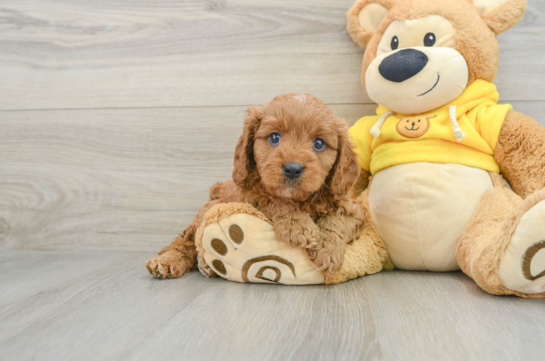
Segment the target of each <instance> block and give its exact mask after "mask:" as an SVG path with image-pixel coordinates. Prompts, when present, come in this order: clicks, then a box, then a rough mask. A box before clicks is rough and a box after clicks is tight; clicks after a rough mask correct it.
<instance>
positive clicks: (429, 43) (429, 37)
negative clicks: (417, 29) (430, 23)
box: [424, 33, 435, 46]
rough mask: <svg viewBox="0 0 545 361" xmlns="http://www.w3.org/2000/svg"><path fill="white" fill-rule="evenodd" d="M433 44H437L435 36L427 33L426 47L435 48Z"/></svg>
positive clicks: (425, 38) (425, 37)
mask: <svg viewBox="0 0 545 361" xmlns="http://www.w3.org/2000/svg"><path fill="white" fill-rule="evenodd" d="M433 44H435V34H434V33H427V34H426V36H424V45H425V46H433Z"/></svg>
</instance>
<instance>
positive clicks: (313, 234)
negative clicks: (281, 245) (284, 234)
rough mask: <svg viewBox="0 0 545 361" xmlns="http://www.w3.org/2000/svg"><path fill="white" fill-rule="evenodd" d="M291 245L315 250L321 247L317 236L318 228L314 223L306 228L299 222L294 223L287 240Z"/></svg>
mask: <svg viewBox="0 0 545 361" xmlns="http://www.w3.org/2000/svg"><path fill="white" fill-rule="evenodd" d="M287 243H289V244H291V245H292V246H295V247H300V248H308V249H312V250H317V249H320V248H321V247H322V243H321V242H320V238H319V237H318V228H317V227H316V225H314V223H312V226H309V227H308V228H307V227H305V226H304V225H301V224H294V225H293V226H292V227H291V232H290V233H289V240H288V242H287Z"/></svg>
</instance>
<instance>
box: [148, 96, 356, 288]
mask: <svg viewBox="0 0 545 361" xmlns="http://www.w3.org/2000/svg"><path fill="white" fill-rule="evenodd" d="M246 113H247V116H246V119H245V122H244V130H243V134H242V136H241V137H240V139H239V141H238V144H237V146H236V150H235V159H234V170H233V181H227V182H224V183H216V184H215V185H214V186H212V188H211V189H210V201H209V202H208V203H206V204H205V205H204V206H203V207H201V209H200V210H199V213H198V215H197V216H196V217H195V219H194V220H193V222H192V223H191V225H190V226H189V227H188V228H187V229H186V230H185V231H184V233H183V234H182V235H180V236H179V237H178V238H176V240H175V241H174V242H173V243H172V244H171V245H170V246H168V247H166V248H164V249H163V250H162V251H161V253H160V254H159V256H157V257H154V258H152V259H150V260H148V263H147V267H148V270H149V271H150V273H151V274H153V275H154V276H155V277H159V278H177V277H180V276H181V275H182V274H183V273H185V272H187V271H189V270H190V269H191V268H192V267H193V266H194V264H195V258H196V254H197V252H196V249H195V233H196V231H197V228H198V226H199V225H200V224H201V222H202V219H203V216H204V214H205V213H206V212H207V211H208V210H210V208H212V207H213V206H214V205H216V204H219V203H225V202H234V201H238V202H246V203H249V204H251V205H252V206H254V207H255V208H257V209H258V210H259V211H261V212H263V214H265V215H266V216H267V217H268V218H269V219H271V220H272V223H273V229H274V231H275V234H276V236H277V238H278V240H279V241H281V242H286V243H288V244H291V245H293V246H295V247H303V248H307V249H308V250H309V256H310V257H311V259H312V260H313V261H314V263H315V264H316V266H317V268H318V269H320V270H322V271H326V272H328V273H329V274H334V273H335V272H337V271H338V270H339V269H340V268H341V266H342V263H343V259H344V251H345V246H346V244H347V243H350V242H352V241H353V240H355V239H357V237H358V234H359V231H360V230H361V226H362V222H363V211H362V210H361V207H359V206H357V205H356V204H355V203H354V202H352V201H351V200H350V199H349V197H348V193H349V191H350V190H351V188H352V187H353V185H354V183H355V182H356V180H357V179H358V176H359V171H360V168H359V166H358V163H357V160H356V154H355V153H354V151H353V149H352V148H353V146H352V144H351V142H350V140H349V137H348V126H347V124H346V122H345V121H344V120H342V119H340V118H337V117H336V116H335V115H334V114H333V112H332V111H331V110H330V109H329V108H328V107H327V106H326V105H325V104H324V103H323V102H321V101H320V100H319V99H317V98H315V97H314V96H312V95H310V94H294V93H292V94H285V95H280V96H277V97H276V98H274V99H273V101H272V102H271V103H269V104H267V105H265V106H263V107H252V108H250V109H248V110H247V112H246ZM274 132H278V133H280V134H281V136H282V138H281V141H280V143H279V144H278V145H277V146H272V145H271V144H270V143H269V136H270V134H271V133H274ZM317 137H319V138H322V139H323V140H324V141H325V143H326V147H325V149H324V150H322V151H320V152H317V151H315V150H313V147H312V144H313V141H314V139H315V138H317ZM286 162H294V163H299V164H301V165H303V167H304V172H303V174H302V175H301V176H300V177H299V178H298V179H296V180H294V181H292V180H289V179H287V178H286V177H285V175H284V173H283V170H282V165H283V164H284V163H286ZM176 255H178V258H176ZM172 265H173V266H174V267H172V268H173V270H174V272H170V271H169V270H170V269H171V267H170V266H172Z"/></svg>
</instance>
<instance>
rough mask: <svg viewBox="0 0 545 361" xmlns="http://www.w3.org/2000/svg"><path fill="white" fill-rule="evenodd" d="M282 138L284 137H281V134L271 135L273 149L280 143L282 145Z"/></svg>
mask: <svg viewBox="0 0 545 361" xmlns="http://www.w3.org/2000/svg"><path fill="white" fill-rule="evenodd" d="M281 138H282V136H281V135H280V133H272V134H271V135H269V143H271V145H272V146H273V147H274V146H277V145H278V143H280V139H281Z"/></svg>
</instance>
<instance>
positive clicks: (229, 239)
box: [197, 203, 324, 285]
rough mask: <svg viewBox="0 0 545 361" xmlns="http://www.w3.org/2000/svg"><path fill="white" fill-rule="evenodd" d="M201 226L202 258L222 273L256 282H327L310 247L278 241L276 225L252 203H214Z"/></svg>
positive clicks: (198, 243)
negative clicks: (314, 259)
mask: <svg viewBox="0 0 545 361" xmlns="http://www.w3.org/2000/svg"><path fill="white" fill-rule="evenodd" d="M201 227H203V228H202V229H201V230H200V231H199V232H198V235H197V249H198V250H199V252H200V253H201V254H200V255H199V256H200V257H199V260H200V261H201V262H202V261H204V262H206V264H207V265H208V266H209V267H210V268H211V269H212V270H213V271H214V272H215V273H216V274H217V275H219V276H220V277H223V278H225V279H228V280H230V281H236V282H253V283H281V284H290V285H296V284H299V285H300V284H320V283H324V275H323V274H322V273H321V272H320V271H318V270H317V269H316V267H315V266H314V264H313V263H312V262H311V261H310V259H309V257H308V255H307V251H306V250H305V249H302V248H297V247H293V246H290V245H287V244H285V243H281V242H279V241H277V240H276V237H275V233H274V231H273V228H272V225H271V224H270V223H269V222H268V221H267V220H266V218H265V217H264V216H263V215H262V214H260V213H259V212H257V210H255V208H253V207H251V206H250V205H247V204H241V203H228V204H221V205H217V206H214V208H212V209H211V210H210V211H209V212H208V213H207V214H206V216H205V219H204V221H203V224H202V226H201ZM199 237H200V239H199Z"/></svg>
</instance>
